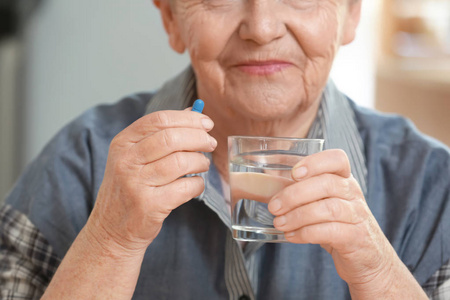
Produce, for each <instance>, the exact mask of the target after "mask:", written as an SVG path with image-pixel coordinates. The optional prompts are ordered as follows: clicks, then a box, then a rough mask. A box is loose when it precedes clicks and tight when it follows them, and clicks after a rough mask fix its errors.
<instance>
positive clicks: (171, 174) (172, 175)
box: [141, 152, 210, 186]
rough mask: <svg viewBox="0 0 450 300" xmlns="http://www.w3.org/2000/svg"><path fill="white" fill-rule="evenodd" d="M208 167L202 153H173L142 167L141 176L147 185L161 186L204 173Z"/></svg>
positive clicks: (208, 163)
mask: <svg viewBox="0 0 450 300" xmlns="http://www.w3.org/2000/svg"><path fill="white" fill-rule="evenodd" d="M209 165H210V161H209V159H208V158H207V157H206V156H205V155H204V154H202V153H198V152H175V153H172V154H170V155H168V156H166V157H163V158H161V159H159V160H157V161H155V162H153V163H151V164H148V165H145V166H143V167H142V169H141V175H142V176H143V178H144V179H145V180H146V183H147V184H148V185H150V186H161V185H166V184H169V183H171V182H173V181H175V180H176V179H178V178H180V177H182V176H184V175H187V174H194V173H201V172H206V171H208V169H209Z"/></svg>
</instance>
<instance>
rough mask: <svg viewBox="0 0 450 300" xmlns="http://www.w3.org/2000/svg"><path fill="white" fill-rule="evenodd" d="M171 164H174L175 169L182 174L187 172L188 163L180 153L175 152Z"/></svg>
mask: <svg viewBox="0 0 450 300" xmlns="http://www.w3.org/2000/svg"><path fill="white" fill-rule="evenodd" d="M173 163H174V164H175V168H176V169H177V170H179V171H180V172H182V173H184V172H186V171H187V170H188V167H189V163H188V161H187V160H186V159H185V157H184V155H183V153H182V152H176V153H174V154H173Z"/></svg>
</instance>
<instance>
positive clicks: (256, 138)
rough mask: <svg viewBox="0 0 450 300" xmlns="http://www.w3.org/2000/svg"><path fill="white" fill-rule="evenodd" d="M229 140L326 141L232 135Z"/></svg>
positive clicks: (322, 140) (319, 141)
mask: <svg viewBox="0 0 450 300" xmlns="http://www.w3.org/2000/svg"><path fill="white" fill-rule="evenodd" d="M228 138H229V139H249V140H275V141H298V142H316V143H324V142H325V140H324V139H309V138H295V137H279V136H253V135H230V136H228Z"/></svg>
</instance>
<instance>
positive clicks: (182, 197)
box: [149, 176, 205, 221]
mask: <svg viewBox="0 0 450 300" xmlns="http://www.w3.org/2000/svg"><path fill="white" fill-rule="evenodd" d="M204 189H205V183H204V181H203V178H202V177H200V176H193V177H183V178H180V179H177V180H175V181H174V182H172V183H169V184H167V185H164V186H161V187H158V188H155V196H154V201H152V203H151V206H152V207H151V208H150V210H149V211H152V212H154V213H156V214H157V215H161V216H162V217H161V218H162V220H161V221H163V219H164V218H166V217H167V216H168V215H169V214H170V212H171V211H172V210H174V209H175V208H177V207H179V206H180V205H182V204H184V203H186V202H188V201H189V200H191V199H192V198H195V197H197V196H199V195H200V194H201V193H202V192H203V190H204Z"/></svg>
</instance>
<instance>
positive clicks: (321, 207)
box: [273, 198, 367, 232]
mask: <svg viewBox="0 0 450 300" xmlns="http://www.w3.org/2000/svg"><path fill="white" fill-rule="evenodd" d="M366 217H367V211H366V210H365V209H364V207H363V203H362V202H360V201H354V202H350V201H347V200H343V199H339V198H327V199H323V200H319V201H315V202H312V203H309V204H306V205H303V206H300V207H298V208H295V209H293V210H291V211H289V212H288V213H286V214H285V215H282V216H279V217H276V218H275V219H274V220H273V224H274V226H275V227H276V228H277V229H278V230H281V231H284V232H289V231H294V230H298V229H300V228H302V227H305V226H310V225H314V224H320V223H327V222H341V223H348V224H358V223H361V222H363V221H364V220H365V218H366Z"/></svg>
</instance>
